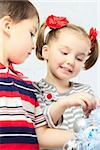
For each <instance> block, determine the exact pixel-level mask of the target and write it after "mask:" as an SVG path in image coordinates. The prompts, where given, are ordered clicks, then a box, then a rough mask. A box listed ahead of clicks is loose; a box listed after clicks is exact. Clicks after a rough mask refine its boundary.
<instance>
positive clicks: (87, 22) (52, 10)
mask: <svg viewBox="0 0 100 150" xmlns="http://www.w3.org/2000/svg"><path fill="white" fill-rule="evenodd" d="M30 1H31V2H32V3H33V4H34V5H35V6H36V8H37V10H38V11H39V14H40V21H41V24H42V23H43V22H44V21H45V19H46V17H47V16H48V15H51V14H53V15H57V16H66V17H67V18H68V20H69V21H70V22H71V23H73V24H77V25H80V26H82V27H83V28H85V30H86V31H87V32H89V29H90V28H91V27H92V26H93V27H96V29H97V30H98V31H100V0H30ZM99 34H100V33H99ZM98 41H99V42H100V35H99V36H98ZM15 67H16V68H17V69H18V70H21V71H22V72H23V73H24V74H25V75H26V76H28V77H29V78H30V79H31V80H32V81H39V80H40V79H41V78H43V77H45V75H46V62H44V61H40V60H38V59H37V58H36V56H35V52H34V51H33V53H32V55H31V56H30V57H29V58H28V59H27V60H26V61H25V63H24V64H22V65H18V66H15ZM73 80H74V81H77V82H82V83H86V84H89V85H90V86H91V87H92V89H93V90H94V92H95V94H96V97H97V98H98V99H100V94H99V90H100V58H99V59H98V61H97V62H96V64H95V65H94V66H93V67H92V68H91V69H89V70H88V71H84V70H82V71H81V72H80V74H79V75H78V76H77V77H76V78H74V79H73Z"/></svg>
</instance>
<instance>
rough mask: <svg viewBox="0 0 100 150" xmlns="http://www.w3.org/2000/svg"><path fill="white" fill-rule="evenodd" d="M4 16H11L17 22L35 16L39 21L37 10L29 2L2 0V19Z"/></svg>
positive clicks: (0, 0) (0, 9)
mask: <svg viewBox="0 0 100 150" xmlns="http://www.w3.org/2000/svg"><path fill="white" fill-rule="evenodd" d="M4 16H10V17H11V18H12V19H13V21H15V22H19V21H21V20H24V19H28V18H33V17H34V16H37V17H38V19H39V14H38V12H37V10H36V8H35V7H34V6H33V5H32V4H31V3H30V2H29V1H28V0H0V18H2V17H4Z"/></svg>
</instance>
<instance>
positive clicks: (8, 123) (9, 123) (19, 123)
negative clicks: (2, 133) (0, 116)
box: [0, 120, 35, 128]
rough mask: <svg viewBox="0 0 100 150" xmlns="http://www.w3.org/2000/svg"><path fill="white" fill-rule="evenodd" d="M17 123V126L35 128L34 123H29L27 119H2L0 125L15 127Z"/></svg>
mask: <svg viewBox="0 0 100 150" xmlns="http://www.w3.org/2000/svg"><path fill="white" fill-rule="evenodd" d="M16 125H17V127H20V126H23V127H29V128H35V127H34V125H33V123H29V122H27V121H20V120H17V121H9V120H8V121H0V127H9V126H10V127H12V126H13V127H15V126H16Z"/></svg>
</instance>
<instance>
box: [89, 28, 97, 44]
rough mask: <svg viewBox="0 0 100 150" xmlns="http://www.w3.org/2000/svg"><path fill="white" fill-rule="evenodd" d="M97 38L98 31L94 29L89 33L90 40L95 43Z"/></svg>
mask: <svg viewBox="0 0 100 150" xmlns="http://www.w3.org/2000/svg"><path fill="white" fill-rule="evenodd" d="M96 37H97V31H96V28H95V29H94V28H93V27H92V28H91V29H90V32H89V38H90V40H91V42H93V41H94V40H95V39H96Z"/></svg>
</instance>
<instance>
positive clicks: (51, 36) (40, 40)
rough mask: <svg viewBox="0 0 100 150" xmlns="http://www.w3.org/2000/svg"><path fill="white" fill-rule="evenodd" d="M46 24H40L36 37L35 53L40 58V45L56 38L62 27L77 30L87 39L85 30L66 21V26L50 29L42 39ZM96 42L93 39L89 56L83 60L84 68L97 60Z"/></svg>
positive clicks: (41, 58)
mask: <svg viewBox="0 0 100 150" xmlns="http://www.w3.org/2000/svg"><path fill="white" fill-rule="evenodd" d="M46 27H47V26H46V24H45V23H44V24H42V25H41V27H40V29H39V32H38V37H37V42H36V55H37V57H38V59H40V60H44V59H43V57H42V47H43V45H45V44H48V43H49V42H50V41H51V40H52V39H57V38H58V34H59V33H60V32H61V31H62V30H63V29H71V30H74V31H77V32H79V33H80V34H81V35H83V36H85V37H86V38H87V39H89V36H88V34H87V32H86V31H85V30H84V29H83V28H82V27H80V26H76V25H74V24H70V23H68V24H67V25H66V26H64V27H61V28H59V29H51V31H50V32H49V33H48V34H47V36H46V38H45V39H44V33H45V29H46ZM98 49H99V48H98V42H97V39H95V40H94V41H93V43H92V46H91V49H90V51H91V53H90V54H89V58H88V59H87V60H86V62H85V67H84V68H85V69H86V70H87V69H89V68H91V67H92V66H93V65H94V64H95V62H96V61H97V58H98V53H99V50H98Z"/></svg>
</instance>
